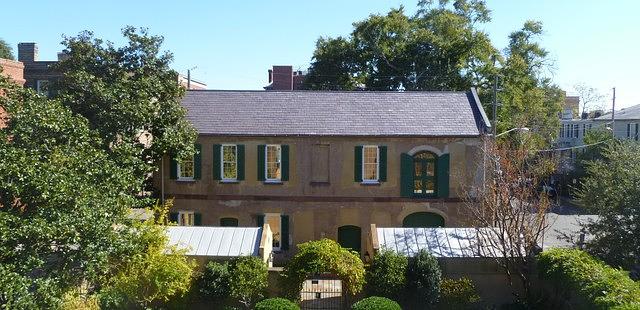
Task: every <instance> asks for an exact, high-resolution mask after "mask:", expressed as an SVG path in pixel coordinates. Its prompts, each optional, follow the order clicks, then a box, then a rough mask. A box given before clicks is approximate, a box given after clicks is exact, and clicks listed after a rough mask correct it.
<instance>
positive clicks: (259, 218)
mask: <svg viewBox="0 0 640 310" xmlns="http://www.w3.org/2000/svg"><path fill="white" fill-rule="evenodd" d="M256 226H258V227H262V226H264V214H258V215H256Z"/></svg>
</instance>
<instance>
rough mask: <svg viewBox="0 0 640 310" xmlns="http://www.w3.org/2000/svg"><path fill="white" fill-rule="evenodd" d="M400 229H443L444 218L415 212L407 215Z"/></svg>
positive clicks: (429, 213)
mask: <svg viewBox="0 0 640 310" xmlns="http://www.w3.org/2000/svg"><path fill="white" fill-rule="evenodd" d="M402 227H409V228H417V227H444V218H443V217H442V216H440V215H438V214H435V213H432V212H416V213H411V214H409V215H407V216H406V217H405V218H404V220H403V221H402Z"/></svg>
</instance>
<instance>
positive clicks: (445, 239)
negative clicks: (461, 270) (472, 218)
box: [376, 227, 503, 257]
mask: <svg viewBox="0 0 640 310" xmlns="http://www.w3.org/2000/svg"><path fill="white" fill-rule="evenodd" d="M376 230H377V234H378V243H379V244H378V247H379V249H388V250H391V251H394V252H397V253H399V254H402V255H405V256H409V257H411V256H415V255H416V254H417V253H418V252H419V251H420V250H422V249H425V250H427V251H428V252H429V253H431V254H432V255H433V256H435V257H503V254H502V253H501V252H502V251H498V248H497V247H496V244H497V243H496V242H491V240H489V238H493V237H492V236H493V235H492V234H493V232H492V231H490V230H487V228H442V227H433V228H377V229H376ZM494 240H495V239H494Z"/></svg>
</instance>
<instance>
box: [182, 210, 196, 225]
mask: <svg viewBox="0 0 640 310" xmlns="http://www.w3.org/2000/svg"><path fill="white" fill-rule="evenodd" d="M183 216H185V217H186V223H185V222H184V221H183V220H182V217H183ZM195 223H196V214H195V212H193V211H178V226H195Z"/></svg>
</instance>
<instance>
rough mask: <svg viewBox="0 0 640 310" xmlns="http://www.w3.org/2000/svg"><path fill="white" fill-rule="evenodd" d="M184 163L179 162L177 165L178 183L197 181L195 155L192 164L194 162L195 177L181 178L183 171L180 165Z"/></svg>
mask: <svg viewBox="0 0 640 310" xmlns="http://www.w3.org/2000/svg"><path fill="white" fill-rule="evenodd" d="M181 162H182V161H178V162H177V163H176V170H177V171H176V176H177V181H183V182H189V181H193V180H195V177H196V158H195V155H194V156H193V159H192V162H193V176H190V177H183V176H181V173H180V172H181V171H180V163H181Z"/></svg>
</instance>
